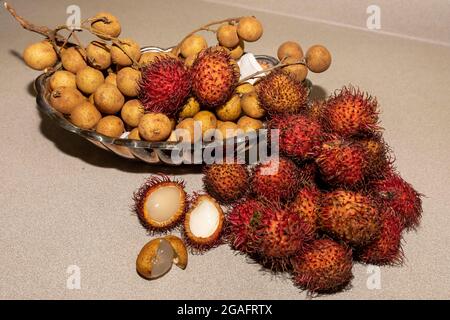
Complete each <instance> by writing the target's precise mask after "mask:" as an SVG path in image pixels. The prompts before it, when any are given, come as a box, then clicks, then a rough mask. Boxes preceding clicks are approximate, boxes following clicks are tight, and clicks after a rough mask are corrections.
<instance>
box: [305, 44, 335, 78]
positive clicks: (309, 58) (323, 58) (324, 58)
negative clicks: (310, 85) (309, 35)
mask: <svg viewBox="0 0 450 320" xmlns="http://www.w3.org/2000/svg"><path fill="white" fill-rule="evenodd" d="M305 59H306V66H307V67H308V69H309V70H311V71H312V72H316V73H320V72H324V71H325V70H327V69H328V68H329V67H330V65H331V54H330V52H329V51H328V49H327V48H325V47H324V46H321V45H314V46H312V47H311V48H309V49H308V51H306V55H305Z"/></svg>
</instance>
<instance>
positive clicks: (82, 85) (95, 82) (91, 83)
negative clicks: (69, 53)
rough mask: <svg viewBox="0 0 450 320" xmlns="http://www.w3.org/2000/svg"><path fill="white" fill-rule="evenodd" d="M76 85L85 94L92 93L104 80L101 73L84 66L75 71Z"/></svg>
mask: <svg viewBox="0 0 450 320" xmlns="http://www.w3.org/2000/svg"><path fill="white" fill-rule="evenodd" d="M76 81H77V87H78V89H80V90H81V91H82V92H84V93H85V94H91V93H94V92H95V90H97V88H98V87H99V86H100V85H102V84H103V83H104V82H105V78H104V77H103V73H102V72H101V71H99V70H97V69H94V68H92V67H86V68H83V69H81V70H80V71H78V72H77V75H76Z"/></svg>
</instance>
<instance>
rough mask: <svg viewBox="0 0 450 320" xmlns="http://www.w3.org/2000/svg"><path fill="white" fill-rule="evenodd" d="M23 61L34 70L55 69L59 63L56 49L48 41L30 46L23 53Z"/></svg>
mask: <svg viewBox="0 0 450 320" xmlns="http://www.w3.org/2000/svg"><path fill="white" fill-rule="evenodd" d="M23 60H24V61H25V63H26V64H27V66H29V67H30V68H33V69H34V70H44V69H46V68H50V67H53V66H54V65H55V63H56V61H58V55H57V54H56V51H55V49H53V46H52V44H51V43H50V42H48V41H41V42H37V43H33V44H30V45H29V46H28V47H26V48H25V50H24V51H23Z"/></svg>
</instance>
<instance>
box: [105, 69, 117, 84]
mask: <svg viewBox="0 0 450 320" xmlns="http://www.w3.org/2000/svg"><path fill="white" fill-rule="evenodd" d="M105 83H108V84H112V85H113V86H116V87H117V74H116V73H114V72H111V73H110V74H108V76H107V77H106V78H105Z"/></svg>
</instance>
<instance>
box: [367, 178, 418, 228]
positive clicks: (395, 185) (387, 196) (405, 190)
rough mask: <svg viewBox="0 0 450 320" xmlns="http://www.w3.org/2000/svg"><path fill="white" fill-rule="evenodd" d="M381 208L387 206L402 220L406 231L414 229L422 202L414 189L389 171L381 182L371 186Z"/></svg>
mask: <svg viewBox="0 0 450 320" xmlns="http://www.w3.org/2000/svg"><path fill="white" fill-rule="evenodd" d="M371 187H372V190H373V192H374V193H375V195H376V196H377V197H378V198H380V201H381V203H382V205H383V206H389V207H391V208H392V209H394V212H395V213H396V214H397V215H398V216H399V217H400V219H401V220H402V223H403V226H404V228H406V229H415V228H416V227H417V226H418V225H419V223H420V218H421V216H422V200H421V199H420V197H421V194H419V193H418V192H417V191H416V190H414V188H413V187H412V186H411V185H410V184H409V183H408V182H406V181H405V180H403V179H402V178H401V177H400V176H399V175H398V174H397V173H395V172H393V171H389V172H388V173H387V174H386V175H385V177H384V178H383V179H381V180H377V181H373V182H372V184H371Z"/></svg>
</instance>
